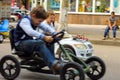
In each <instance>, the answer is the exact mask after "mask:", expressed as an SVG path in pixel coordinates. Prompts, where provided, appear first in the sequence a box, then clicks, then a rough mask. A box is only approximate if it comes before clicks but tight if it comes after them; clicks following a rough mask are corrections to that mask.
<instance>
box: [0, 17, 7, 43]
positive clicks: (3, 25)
mask: <svg viewBox="0 0 120 80" xmlns="http://www.w3.org/2000/svg"><path fill="white" fill-rule="evenodd" d="M8 28H9V21H8V20H7V19H5V20H3V21H0V43H2V42H3V40H4V39H5V38H6V36H8V34H9V33H8V30H9V29H8Z"/></svg>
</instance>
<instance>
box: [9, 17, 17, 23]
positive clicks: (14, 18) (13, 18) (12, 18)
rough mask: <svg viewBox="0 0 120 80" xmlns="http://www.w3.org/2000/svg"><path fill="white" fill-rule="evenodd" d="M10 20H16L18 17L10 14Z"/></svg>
mask: <svg viewBox="0 0 120 80" xmlns="http://www.w3.org/2000/svg"><path fill="white" fill-rule="evenodd" d="M10 21H11V22H14V21H18V17H17V16H15V15H10Z"/></svg>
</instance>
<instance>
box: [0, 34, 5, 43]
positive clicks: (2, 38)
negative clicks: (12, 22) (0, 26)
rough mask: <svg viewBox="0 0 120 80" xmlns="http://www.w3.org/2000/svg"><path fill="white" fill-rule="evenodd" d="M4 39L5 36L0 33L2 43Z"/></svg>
mask: <svg viewBox="0 0 120 80" xmlns="http://www.w3.org/2000/svg"><path fill="white" fill-rule="evenodd" d="M3 40H4V36H3V35H2V34H0V43H2V42H3Z"/></svg>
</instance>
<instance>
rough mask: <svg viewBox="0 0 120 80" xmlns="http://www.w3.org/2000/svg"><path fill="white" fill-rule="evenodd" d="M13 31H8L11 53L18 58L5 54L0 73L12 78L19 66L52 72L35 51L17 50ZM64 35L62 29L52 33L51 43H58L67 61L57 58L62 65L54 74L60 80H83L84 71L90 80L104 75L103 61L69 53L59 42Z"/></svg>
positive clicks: (16, 75)
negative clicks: (31, 52)
mask: <svg viewBox="0 0 120 80" xmlns="http://www.w3.org/2000/svg"><path fill="white" fill-rule="evenodd" d="M13 32H14V29H11V31H10V43H11V50H12V51H13V52H12V54H16V55H17V56H18V57H19V58H20V60H18V59H16V58H15V57H14V56H12V55H6V56H4V57H2V58H1V60H0V72H1V75H2V76H3V77H4V78H5V79H8V80H14V79H15V78H16V77H18V75H19V74H20V70H21V68H25V69H27V70H30V71H33V72H40V73H47V74H54V73H53V71H51V70H49V69H45V68H43V67H44V66H46V65H45V64H44V61H43V60H42V58H41V57H40V56H38V55H37V52H34V53H33V54H31V55H29V56H28V55H27V56H26V53H24V52H21V51H18V50H17V49H16V48H15V46H14V43H13V41H14V40H13V38H14V36H13ZM63 35H64V30H62V31H60V32H59V33H57V34H55V35H53V38H54V40H53V42H52V43H50V44H53V43H58V45H59V46H60V49H61V51H62V53H63V54H64V56H65V58H67V61H63V60H62V59H61V58H60V59H59V60H60V61H61V62H62V63H63V64H64V66H62V68H61V69H60V70H59V72H57V73H56V74H59V75H60V80H75V79H77V80H85V73H86V74H87V75H88V77H89V78H91V79H92V80H98V79H100V78H101V77H103V76H104V74H105V71H106V67H105V64H104V62H103V61H102V60H101V59H100V58H98V57H95V56H92V57H90V58H88V59H87V60H85V61H84V60H82V59H81V58H78V57H76V56H75V55H73V54H71V52H69V51H67V50H66V49H65V48H64V46H63V45H61V43H60V42H59V41H60V40H61V39H62V37H63Z"/></svg>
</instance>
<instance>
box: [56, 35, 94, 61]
mask: <svg viewBox="0 0 120 80" xmlns="http://www.w3.org/2000/svg"><path fill="white" fill-rule="evenodd" d="M60 43H61V44H62V45H63V46H64V47H65V48H66V50H67V51H69V52H71V53H72V54H74V55H76V56H77V57H79V58H82V59H87V58H89V57H91V56H93V51H94V49H93V45H92V43H91V42H90V41H89V40H88V39H82V38H78V37H67V38H64V39H62V40H61V41H60ZM55 53H56V54H60V55H61V56H63V55H62V53H61V51H60V48H59V46H58V45H57V44H55Z"/></svg>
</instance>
